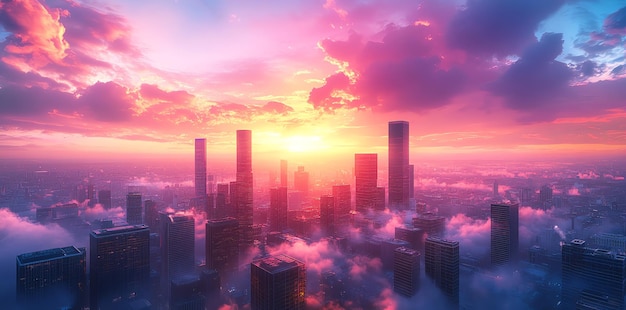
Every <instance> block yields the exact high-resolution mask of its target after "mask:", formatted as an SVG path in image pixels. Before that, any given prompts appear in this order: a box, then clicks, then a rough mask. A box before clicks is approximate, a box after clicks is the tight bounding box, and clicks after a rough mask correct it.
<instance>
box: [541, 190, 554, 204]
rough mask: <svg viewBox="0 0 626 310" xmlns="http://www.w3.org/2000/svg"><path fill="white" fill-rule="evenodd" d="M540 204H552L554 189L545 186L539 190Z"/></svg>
mask: <svg viewBox="0 0 626 310" xmlns="http://www.w3.org/2000/svg"><path fill="white" fill-rule="evenodd" d="M539 202H540V203H542V204H544V203H550V202H552V188H551V187H550V186H548V185H544V186H542V187H541V189H539Z"/></svg>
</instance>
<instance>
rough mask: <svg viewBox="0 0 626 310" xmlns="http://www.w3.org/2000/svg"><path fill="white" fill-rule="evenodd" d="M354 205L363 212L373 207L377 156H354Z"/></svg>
mask: <svg viewBox="0 0 626 310" xmlns="http://www.w3.org/2000/svg"><path fill="white" fill-rule="evenodd" d="M354 178H355V205H356V210H357V211H359V212H365V211H367V210H368V209H373V208H374V207H375V200H376V182H377V181H378V154H354Z"/></svg>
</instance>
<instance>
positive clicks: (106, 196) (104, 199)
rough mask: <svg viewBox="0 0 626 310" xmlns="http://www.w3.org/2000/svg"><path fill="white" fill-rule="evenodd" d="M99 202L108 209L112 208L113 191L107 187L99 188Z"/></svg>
mask: <svg viewBox="0 0 626 310" xmlns="http://www.w3.org/2000/svg"><path fill="white" fill-rule="evenodd" d="M98 203H99V204H101V205H102V207H103V208H104V209H106V210H108V209H111V191H110V190H106V189H103V190H99V191H98Z"/></svg>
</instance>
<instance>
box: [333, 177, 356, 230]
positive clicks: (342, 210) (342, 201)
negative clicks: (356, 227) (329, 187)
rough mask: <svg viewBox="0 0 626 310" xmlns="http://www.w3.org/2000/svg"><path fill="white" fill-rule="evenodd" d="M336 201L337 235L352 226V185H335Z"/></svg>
mask: <svg viewBox="0 0 626 310" xmlns="http://www.w3.org/2000/svg"><path fill="white" fill-rule="evenodd" d="M333 197H334V199H335V233H338V232H340V230H343V229H344V228H346V227H348V226H349V225H350V211H351V210H352V192H350V185H334V186H333Z"/></svg>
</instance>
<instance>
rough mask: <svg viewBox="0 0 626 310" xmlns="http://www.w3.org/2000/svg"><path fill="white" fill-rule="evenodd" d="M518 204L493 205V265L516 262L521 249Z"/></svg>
mask: <svg viewBox="0 0 626 310" xmlns="http://www.w3.org/2000/svg"><path fill="white" fill-rule="evenodd" d="M518 209H519V208H518V205H517V204H492V205H491V265H492V266H493V267H496V266H500V265H503V264H506V263H509V262H511V261H514V260H516V257H517V251H518V248H519V211H518Z"/></svg>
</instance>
